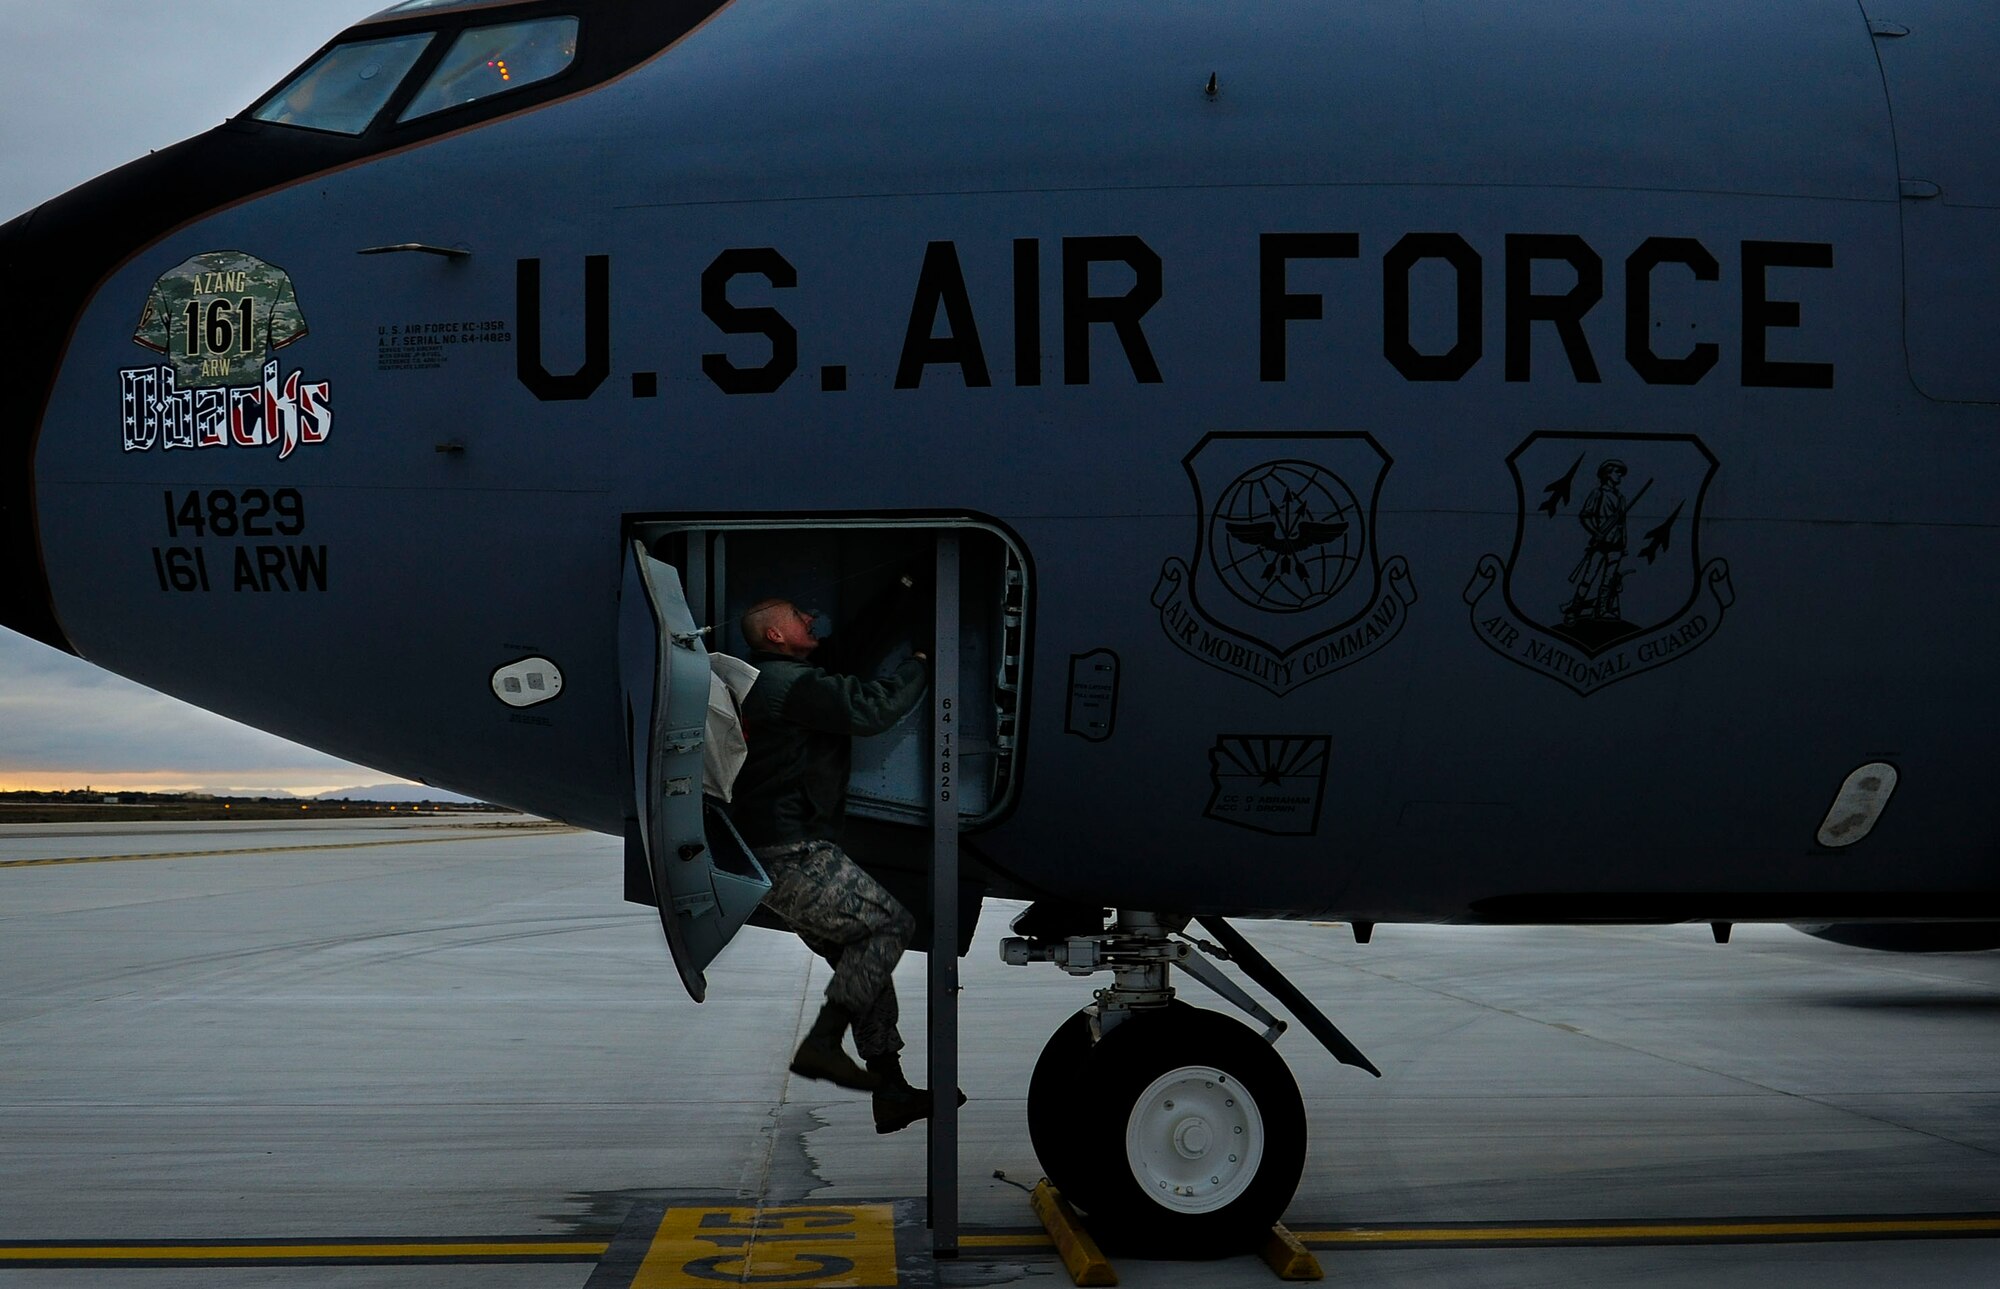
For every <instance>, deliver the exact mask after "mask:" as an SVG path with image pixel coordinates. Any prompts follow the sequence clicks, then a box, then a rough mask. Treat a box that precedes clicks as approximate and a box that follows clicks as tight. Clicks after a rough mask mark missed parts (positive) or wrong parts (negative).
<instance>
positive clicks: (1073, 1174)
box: [1028, 1012, 1090, 1204]
mask: <svg viewBox="0 0 2000 1289" xmlns="http://www.w3.org/2000/svg"><path fill="white" fill-rule="evenodd" d="M1089 1060H1090V1017H1089V1015H1088V1014H1086V1013H1084V1012H1077V1013H1076V1014H1075V1015H1073V1016H1071V1017H1070V1018H1069V1019H1068V1020H1066V1021H1064V1022H1063V1023H1062V1024H1060V1025H1058V1026H1057V1027H1056V1032H1055V1033H1053V1034H1051V1035H1049V1041H1048V1042H1047V1043H1046V1044H1044V1045H1043V1047H1042V1054H1041V1056H1040V1057H1038V1058H1036V1061H1035V1073H1034V1075H1033V1076H1032V1077H1030V1078H1029V1080H1028V1140H1029V1141H1030V1142H1032V1143H1033V1144H1034V1147H1035V1158H1036V1159H1037V1160H1039V1161H1040V1162H1041V1165H1042V1172H1043V1173H1044V1174H1045V1175H1046V1176H1047V1177H1048V1179H1049V1181H1051V1182H1053V1183H1054V1184H1055V1188H1056V1189H1057V1190H1059V1191H1061V1192H1062V1193H1063V1197H1064V1198H1065V1199H1068V1200H1069V1201H1070V1202H1071V1203H1072V1204H1075V1203H1080V1202H1081V1198H1080V1197H1079V1196H1078V1195H1077V1194H1076V1193H1075V1191H1076V1185H1077V1182H1078V1179H1079V1177H1080V1175H1081V1174H1082V1172H1083V1169H1082V1168H1081V1167H1080V1166H1079V1164H1078V1161H1077V1150H1078V1148H1079V1135H1080V1134H1081V1132H1082V1130H1083V1125H1082V1123H1081V1115H1082V1113H1083V1111H1084V1110H1085V1109H1086V1107H1085V1105H1084V1098H1082V1097H1079V1096H1078V1095H1077V1090H1078V1089H1079V1088H1081V1087H1082V1086H1083V1084H1084V1077H1085V1075H1084V1070H1085V1066H1086V1063H1087V1062H1088V1061H1089ZM1086 1184H1087V1183H1086Z"/></svg>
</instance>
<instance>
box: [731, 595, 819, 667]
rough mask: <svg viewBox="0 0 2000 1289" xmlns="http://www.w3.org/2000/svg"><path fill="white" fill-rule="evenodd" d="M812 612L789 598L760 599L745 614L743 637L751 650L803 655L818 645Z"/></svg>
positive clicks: (793, 656)
mask: <svg viewBox="0 0 2000 1289" xmlns="http://www.w3.org/2000/svg"><path fill="white" fill-rule="evenodd" d="M812 624H813V615H812V614H810V613H807V612H806V611H805V610H804V609H801V608H799V607H798V606H797V605H795V604H793V603H792V602H791V601H790V600H759V601H757V603H755V604H753V605H751V606H750V608H749V609H748V610H747V611H746V612H745V613H744V614H743V622H742V627H743V638H744V639H745V640H747V641H749V642H750V647H751V648H752V649H757V650H761V651H762V652H764V653H781V654H784V655H785V656H786V657H789V658H803V657H805V656H806V655H807V654H809V653H811V652H812V651H813V650H815V649H817V648H819V641H818V640H817V639H815V638H814V637H813V633H812Z"/></svg>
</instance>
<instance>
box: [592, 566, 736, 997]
mask: <svg viewBox="0 0 2000 1289" xmlns="http://www.w3.org/2000/svg"><path fill="white" fill-rule="evenodd" d="M618 618H619V621H618V665H619V671H620V675H621V679H622V681H623V686H624V692H625V729H626V739H627V744H628V746H629V747H630V748H631V753H632V807H631V808H632V814H631V816H630V817H629V818H628V820H627V823H626V828H625V845H626V847H627V849H628V851H629V850H630V849H631V848H632V847H635V846H636V847H639V848H640V849H641V850H642V851H643V859H644V867H645V869H646V871H647V872H648V873H649V874H650V875H651V876H652V879H653V895H654V898H655V900H656V902H657V903H658V904H659V907H660V924H661V925H662V926H663V927H665V928H666V932H667V946H668V948H669V949H671V950H672V951H673V955H674V965H675V966H676V967H678V968H680V973H681V981H682V983H683V984H685V985H686V986H687V991H688V994H689V995H690V996H691V997H692V998H693V999H694V1000H695V1001H696V1002H700V1001H701V1000H702V996H703V995H704V994H705V993H706V992H707V989H708V983H707V981H706V979H705V978H704V977H703V975H702V972H703V970H704V969H705V968H706V967H707V966H708V964H709V963H711V962H713V961H714V960H715V956H716V955H717V954H718V953H721V952H722V946H724V945H725V944H728V943H729V941H730V938H731V937H732V936H734V935H735V934H736V932H737V930H738V929H739V928H741V927H742V925H743V924H744V923H745V922H747V921H749V919H750V915H751V914H752V913H753V912H755V911H756V909H757V905H758V904H759V903H760V902H761V901H762V900H763V898H764V893H765V892H766V891H768V890H770V889H771V879H770V878H769V877H767V876H765V874H764V870H763V868H762V867H761V866H760V865H759V864H758V863H757V860H756V857H755V856H753V855H751V853H750V850H749V847H747V846H746V845H744V843H743V839H742V838H741V837H739V836H738V835H737V833H736V829H735V827H734V826H733V825H731V824H730V822H729V818H728V816H727V815H725V814H723V812H722V811H721V810H720V809H719V808H716V807H715V806H714V805H712V804H708V803H706V799H705V798H704V797H703V796H702V790H701V781H702V780H701V769H702V756H701V752H702V744H703V742H704V741H705V739H706V738H707V722H708V695H709V683H710V674H711V673H710V670H709V661H708V649H707V647H706V646H704V645H703V644H702V639H701V632H700V631H699V630H698V629H697V628H696V627H695V623H694V617H693V615H692V614H691V613H689V611H688V605H687V598H686V596H685V595H684V593H683V592H682V589H681V578H680V574H679V573H678V572H676V571H675V570H674V568H673V566H672V565H670V564H663V563H661V562H660V561H659V560H656V559H654V558H653V557H652V556H651V555H649V554H647V552H646V548H645V546H644V544H643V543H640V542H637V541H634V542H632V543H631V544H630V545H629V546H627V547H626V552H625V574H624V582H623V585H622V588H621V590H620V593H619V597H618Z"/></svg>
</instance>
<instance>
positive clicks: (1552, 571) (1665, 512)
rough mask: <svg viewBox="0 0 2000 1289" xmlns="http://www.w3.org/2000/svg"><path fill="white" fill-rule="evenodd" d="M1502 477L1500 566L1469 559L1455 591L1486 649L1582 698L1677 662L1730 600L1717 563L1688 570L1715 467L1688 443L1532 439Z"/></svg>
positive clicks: (1703, 638) (1688, 439) (1725, 568)
mask: <svg viewBox="0 0 2000 1289" xmlns="http://www.w3.org/2000/svg"><path fill="white" fill-rule="evenodd" d="M1507 468H1508V469H1509V470H1510V471H1511V472H1512V473H1513V476H1514V492H1515V497H1516V499H1517V501H1518V505H1517V508H1516V513H1515V518H1514V549H1513V553H1512V554H1510V555H1509V556H1508V557H1507V559H1506V560H1505V561H1504V562H1503V561H1502V560H1501V559H1500V557H1499V556H1497V555H1485V556H1482V557H1481V558H1480V560H1479V564H1478V567H1477V568H1475V569H1474V570H1473V575H1472V580H1471V581H1470V582H1469V583H1467V584H1466V588H1465V602H1466V604H1468V605H1469V606H1471V611H1472V626H1473V629H1474V630H1475V631H1477V632H1478V633H1479V638H1480V639H1481V640H1483V641H1485V642H1486V644H1487V646H1488V647H1490V648H1492V649H1493V650H1494V651H1496V652H1497V653H1499V654H1500V655H1502V656H1503V657H1505V658H1507V659H1508V660H1509V661H1511V662H1516V663H1519V664H1520V665H1522V666H1524V667H1527V668H1529V669H1530V670H1533V671H1536V672H1539V673H1541V674H1543V675H1545V676H1549V677H1551V678H1552V679H1555V680H1559V681H1561V682H1562V683H1563V684H1565V685H1568V686H1569V687H1570V688H1571V689H1573V690H1575V691H1576V692H1577V693H1579V694H1585V695H1589V694H1593V693H1596V692H1597V691H1598V690H1600V689H1602V688H1604V687H1605V686H1606V685H1610V684H1615V683H1616V682H1618V681H1621V680H1625V679H1628V678H1629V677H1632V676H1636V675H1638V674H1639V673H1641V672H1644V671H1650V670H1651V669H1652V668H1654V667H1658V666H1662V665H1664V664H1666V663H1669V662H1673V661H1674V660H1676V659H1678V658H1684V657H1686V656H1687V655H1688V654H1689V653H1691V652H1693V651H1694V650H1695V649H1697V648H1700V647H1701V646H1702V645H1704V644H1706V643H1707V642H1708V640H1709V639H1710V638H1711V637H1712V636H1713V635H1714V634H1715V632H1716V630H1717V628H1719V627H1720V626H1721V625H1722V615H1723V614H1724V613H1725V612H1727V611H1728V609H1729V606H1730V605H1731V604H1733V603H1734V602H1735V600H1736V591H1735V588H1734V587H1733V586H1732V585H1731V584H1730V581H1729V565H1728V564H1727V563H1726V562H1725V561H1723V560H1719V559H1712V560H1710V561H1708V563H1706V564H1703V563H1702V562H1701V553H1700V533H1701V514H1702V499H1703V498H1704V497H1705V496H1706V495H1707V492H1708V485H1709V481H1710V480H1711V479H1713V478H1714V477H1715V470H1716V460H1715V456H1714V454H1713V453H1711V452H1710V451H1709V450H1708V448H1707V447H1706V446H1704V445H1703V443H1702V441H1701V440H1700V439H1698V438H1696V437H1695V436H1694V435H1692V434H1625V435H1611V434H1577V433H1562V432H1556V431H1546V432H1543V433H1538V434H1531V435H1529V436H1528V439H1527V441H1526V442H1525V443H1523V444H1521V446H1520V447H1518V448H1516V449H1514V451H1513V453H1512V455H1510V456H1509V457H1508V458H1507ZM1531 497H1532V498H1533V499H1534V500H1533V501H1531V500H1530V498H1531ZM1496 587H1497V588H1498V590H1499V594H1497V595H1496V594H1493V592H1494V590H1495V588H1496ZM1704 591H1706V592H1707V595H1706V596H1704V595H1703V592H1704Z"/></svg>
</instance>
